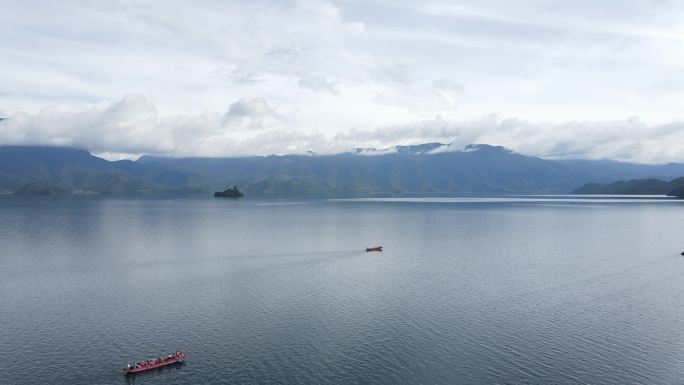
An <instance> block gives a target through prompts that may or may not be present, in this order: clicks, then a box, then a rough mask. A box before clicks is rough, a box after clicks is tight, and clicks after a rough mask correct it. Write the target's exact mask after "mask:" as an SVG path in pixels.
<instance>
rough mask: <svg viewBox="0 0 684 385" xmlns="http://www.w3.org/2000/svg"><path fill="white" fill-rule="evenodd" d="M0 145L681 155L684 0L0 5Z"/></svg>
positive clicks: (179, 152)
mask: <svg viewBox="0 0 684 385" xmlns="http://www.w3.org/2000/svg"><path fill="white" fill-rule="evenodd" d="M2 4H3V11H2V12H1V13H0V43H1V44H0V84H1V87H0V116H3V117H6V118H8V119H6V120H4V121H1V122H0V143H4V144H10V143H11V144H16V143H23V144H56V145H73V146H79V147H84V148H87V149H89V150H91V151H93V152H96V153H98V154H104V155H105V156H108V157H110V158H114V157H121V156H128V157H131V156H135V155H136V154H141V153H152V154H162V155H171V156H188V155H196V156H234V155H254V154H256V155H263V154H283V153H303V152H306V151H308V150H312V151H315V152H318V153H332V152H340V151H344V150H348V149H350V148H353V147H371V146H373V147H386V146H391V145H395V144H415V143H423V142H429V141H441V142H455V143H456V144H457V145H461V144H462V145H465V144H468V143H489V144H496V145H503V146H506V147H508V148H511V149H513V150H515V151H519V152H522V153H526V154H533V155H538V156H542V157H549V158H612V159H619V160H630V161H639V162H665V161H679V162H684V2H680V1H675V0H673V1H665V0H663V1H660V0H652V1H649V0H631V1H626V0H625V1H612V0H611V1H609V0H606V1H599V0H596V1H590V0H567V1H562V0H545V1H542V0H517V1H501V0H491V1H490V0H477V1H429V0H428V1H424V2H419V1H403V0H386V1H385V0H379V1H369V0H363V1H361V0H358V1H357V0H350V1H339V2H334V1H318V0H312V1H285V0H279V1H260V0H251V1H234V2H231V1H219V0H216V1H208V0H207V1H204V0H203V1H176V0H164V1H161V0H160V1H149V0H148V1H116V0H109V1H70V0H62V1H52V0H50V1H40V0H36V1H30V2H29V1H12V0H4V1H2Z"/></svg>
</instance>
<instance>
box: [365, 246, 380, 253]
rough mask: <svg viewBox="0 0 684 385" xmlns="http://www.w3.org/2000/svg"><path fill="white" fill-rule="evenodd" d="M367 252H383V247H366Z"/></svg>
mask: <svg viewBox="0 0 684 385" xmlns="http://www.w3.org/2000/svg"><path fill="white" fill-rule="evenodd" d="M366 251H367V252H369V251H380V252H382V246H373V247H366Z"/></svg>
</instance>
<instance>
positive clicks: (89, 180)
mask: <svg viewBox="0 0 684 385" xmlns="http://www.w3.org/2000/svg"><path fill="white" fill-rule="evenodd" d="M32 182H42V183H45V184H47V185H50V186H53V187H57V188H61V189H64V190H67V191H74V190H82V191H93V192H97V193H102V194H132V193H142V192H159V191H164V190H165V189H166V188H165V187H164V186H162V185H160V184H158V183H155V182H153V181H149V180H145V179H141V178H137V177H135V176H133V175H131V174H130V173H127V172H126V171H125V170H122V169H121V168H119V167H117V165H116V164H115V163H114V162H108V161H106V160H104V159H101V158H98V157H95V156H93V155H91V154H90V153H89V152H88V151H85V150H81V149H76V148H65V147H42V146H0V189H7V190H11V191H17V190H19V189H20V188H21V187H22V186H25V185H26V184H27V183H32Z"/></svg>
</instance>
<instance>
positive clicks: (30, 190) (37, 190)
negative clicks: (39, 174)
mask: <svg viewBox="0 0 684 385" xmlns="http://www.w3.org/2000/svg"><path fill="white" fill-rule="evenodd" d="M69 194H71V192H70V191H69V190H65V189H63V188H61V187H57V186H51V185H49V184H47V183H45V182H29V183H27V184H25V185H23V186H21V187H20V188H19V189H17V190H16V191H15V192H14V195H69Z"/></svg>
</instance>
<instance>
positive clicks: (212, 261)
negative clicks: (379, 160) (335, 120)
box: [0, 196, 684, 384]
mask: <svg viewBox="0 0 684 385" xmlns="http://www.w3.org/2000/svg"><path fill="white" fill-rule="evenodd" d="M683 217H684V203H682V202H681V201H677V200H671V199H663V198H660V197H649V198H647V199H634V198H625V197H608V198H598V197H587V198H581V199H580V198H578V197H568V196H560V197H543V196H541V197H529V196H527V197H505V198H499V197H484V198H483V197H481V198H456V199H454V198H438V199H432V198H426V199H350V200H249V199H247V200H241V201H233V200H225V199H209V198H206V199H205V198H193V199H113V198H110V199H108V198H102V197H45V198H43V197H10V196H7V197H0V245H1V246H2V247H1V250H0V346H1V347H2V348H1V349H0V383H2V384H37V383H40V384H124V383H136V384H229V383H230V384H247V383H283V384H285V383H288V384H289V383H302V384H311V383H339V384H342V383H369V384H370V383H373V384H377V383H387V384H396V383H401V384H414V383H426V384H427V383H430V384H454V383H469V384H492V383H500V384H504V383H508V384H521V383H530V384H577V383H586V384H634V383H648V384H680V383H681V382H682V379H683V378H684V333H682V330H684V308H683V307H682V306H681V305H682V303H684V302H683V299H684V280H682V277H683V276H684V257H682V256H681V255H679V253H680V252H681V251H682V250H684V240H683V238H682V231H681V228H682V227H681V218H683ZM375 245H382V246H384V251H383V252H382V253H366V252H365V251H364V249H365V247H368V246H375ZM176 350H183V351H186V352H187V354H188V357H187V360H186V363H185V364H184V365H182V366H177V367H173V368H168V369H163V370H160V371H157V372H154V373H147V374H142V375H138V376H136V377H134V378H128V379H126V378H124V376H123V375H122V373H121V369H122V368H123V367H125V365H126V363H128V362H133V361H134V360H141V359H145V358H154V357H158V356H159V355H160V354H166V353H169V352H172V351H176Z"/></svg>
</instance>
